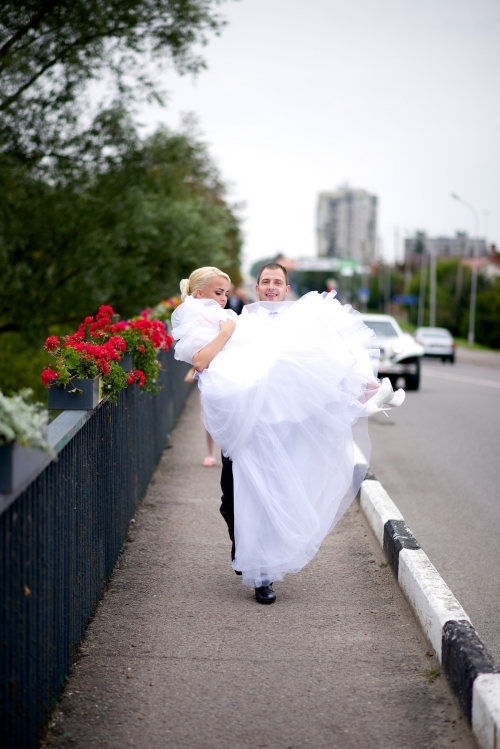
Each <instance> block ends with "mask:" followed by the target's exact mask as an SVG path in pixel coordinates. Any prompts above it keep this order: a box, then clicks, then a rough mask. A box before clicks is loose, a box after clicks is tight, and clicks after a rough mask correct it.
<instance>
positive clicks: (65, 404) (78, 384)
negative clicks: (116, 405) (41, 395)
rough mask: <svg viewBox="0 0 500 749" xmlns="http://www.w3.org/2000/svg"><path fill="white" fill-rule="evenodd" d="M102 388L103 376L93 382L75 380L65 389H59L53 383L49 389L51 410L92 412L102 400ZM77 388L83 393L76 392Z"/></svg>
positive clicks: (98, 376) (95, 378)
mask: <svg viewBox="0 0 500 749" xmlns="http://www.w3.org/2000/svg"><path fill="white" fill-rule="evenodd" d="M101 387H102V380H101V375H97V377H94V379H93V380H89V379H81V380H80V379H78V378H75V379H74V380H71V382H70V383H69V385H66V386H65V387H59V386H58V385H56V383H55V382H53V383H51V385H50V387H49V405H48V407H49V410H52V409H54V410H56V409H57V410H61V411H90V410H92V409H93V408H96V407H97V406H98V404H99V402H100V401H101V400H102V393H101ZM75 388H78V389H79V390H81V391H82V392H81V393H77V392H74V391H75ZM72 391H73V392H72Z"/></svg>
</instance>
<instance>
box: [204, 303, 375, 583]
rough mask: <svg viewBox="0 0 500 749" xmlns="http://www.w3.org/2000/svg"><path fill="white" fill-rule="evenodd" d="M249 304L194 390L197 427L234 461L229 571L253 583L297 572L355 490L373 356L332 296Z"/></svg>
mask: <svg viewBox="0 0 500 749" xmlns="http://www.w3.org/2000/svg"><path fill="white" fill-rule="evenodd" d="M270 304H271V305H273V304H276V303H270ZM251 307H254V309H253V310H252V309H251V308H249V311H245V312H244V313H243V315H242V316H241V317H240V318H239V319H238V324H237V327H236V330H235V332H234V334H233V336H232V337H231V338H230V340H229V341H228V343H227V344H226V346H225V347H224V349H223V350H222V351H221V352H220V353H219V354H218V355H217V356H216V358H215V359H214V360H213V361H212V363H211V364H210V367H209V368H208V369H206V370H204V371H203V372H202V373H201V374H200V376H199V387H200V391H201V398H202V405H203V410H204V413H205V426H206V428H207V430H208V431H209V432H210V434H211V435H212V437H213V438H214V440H215V442H216V443H217V444H218V445H219V446H220V447H221V449H222V451H223V453H224V455H226V456H227V457H229V458H231V460H232V461H233V476H234V496H235V503H234V517H235V543H236V558H235V560H234V563H233V567H234V568H235V569H238V570H241V572H242V573H243V583H244V584H245V585H247V586H250V587H257V586H260V585H266V584H268V583H269V582H272V581H276V580H282V579H283V577H284V575H286V574H287V573H289V572H297V571H299V570H300V569H302V567H304V565H306V564H307V563H308V562H309V561H310V560H311V559H312V558H313V557H314V555H315V554H316V552H317V551H318V549H319V546H320V544H321V542H322V541H323V539H324V538H325V536H326V535H327V533H328V532H329V531H331V529H332V528H333V527H334V526H335V524H336V523H337V522H338V521H339V520H340V518H341V517H342V515H343V513H344V512H345V510H346V509H347V507H348V506H349V504H350V502H351V500H352V499H353V498H354V496H355V495H356V493H357V491H358V489H359V486H360V484H361V481H362V480H363V478H364V473H365V471H366V462H367V461H368V460H369V456H370V441H369V437H368V430H367V418H366V415H365V413H364V403H365V401H366V398H367V397H369V395H370V393H373V390H372V391H368V390H367V386H369V385H370V384H371V386H372V387H373V385H374V383H375V378H376V366H377V363H378V350H377V348H376V343H375V339H374V334H373V332H372V331H371V330H370V329H369V328H367V327H366V326H365V325H364V323H363V322H362V320H361V317H360V315H359V313H357V312H355V311H354V310H353V309H352V308H351V307H348V306H343V305H341V304H340V303H339V302H338V301H337V300H336V299H334V297H333V295H332V294H329V295H327V296H325V295H320V294H317V293H316V292H312V293H310V294H307V295H306V296H305V297H302V299H300V300H299V301H298V302H296V303H294V304H293V305H291V306H290V307H288V308H286V309H284V310H281V312H282V314H278V315H276V316H275V318H273V317H272V316H270V315H269V306H268V305H266V304H262V303H261V304H257V305H252V306H251ZM276 309H277V308H276ZM355 443H356V445H357V448H355ZM355 450H356V455H359V454H362V455H363V456H364V459H365V464H363V463H360V461H359V460H357V459H356V458H355Z"/></svg>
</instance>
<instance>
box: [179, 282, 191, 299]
mask: <svg viewBox="0 0 500 749" xmlns="http://www.w3.org/2000/svg"><path fill="white" fill-rule="evenodd" d="M179 287H180V290H181V299H182V301H184V299H185V298H186V297H187V296H188V294H189V278H183V279H182V281H181V282H180V284H179Z"/></svg>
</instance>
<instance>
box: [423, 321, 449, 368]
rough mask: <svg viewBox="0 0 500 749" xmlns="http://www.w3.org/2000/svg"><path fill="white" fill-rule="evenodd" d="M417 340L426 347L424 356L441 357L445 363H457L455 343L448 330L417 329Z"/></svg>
mask: <svg viewBox="0 0 500 749" xmlns="http://www.w3.org/2000/svg"><path fill="white" fill-rule="evenodd" d="M415 340H416V341H417V342H418V343H420V345H421V346H423V347H424V356H439V357H440V359H441V361H442V362H443V363H445V362H446V361H450V362H451V363H452V364H454V363H455V341H454V340H453V336H452V334H451V333H450V331H449V330H446V328H417V329H416V331H415Z"/></svg>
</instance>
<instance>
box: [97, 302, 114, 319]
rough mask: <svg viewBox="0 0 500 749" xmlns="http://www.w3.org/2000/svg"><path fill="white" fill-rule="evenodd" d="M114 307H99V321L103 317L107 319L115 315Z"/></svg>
mask: <svg viewBox="0 0 500 749" xmlns="http://www.w3.org/2000/svg"><path fill="white" fill-rule="evenodd" d="M114 314H115V313H114V312H113V307H107V306H106V305H105V304H103V305H102V306H101V307H99V312H98V313H97V319H98V320H100V319H101V317H107V316H108V315H114Z"/></svg>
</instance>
